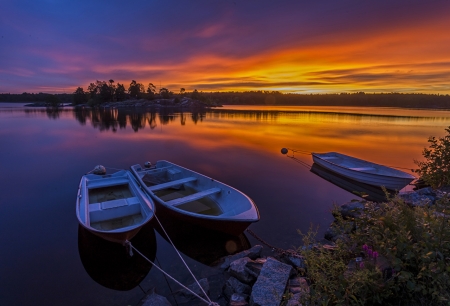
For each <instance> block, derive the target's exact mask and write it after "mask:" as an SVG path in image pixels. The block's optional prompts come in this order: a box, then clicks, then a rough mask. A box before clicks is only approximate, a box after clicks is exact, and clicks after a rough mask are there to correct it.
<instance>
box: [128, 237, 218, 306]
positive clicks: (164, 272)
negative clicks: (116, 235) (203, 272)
mask: <svg viewBox="0 0 450 306" xmlns="http://www.w3.org/2000/svg"><path fill="white" fill-rule="evenodd" d="M125 246H127V247H129V248H130V250H131V249H134V250H135V251H136V252H137V253H138V254H139V255H141V256H142V257H143V258H144V259H145V260H147V261H148V262H149V263H151V264H152V265H153V266H154V267H156V268H157V269H158V270H159V271H161V272H162V273H163V274H164V275H166V276H167V277H169V278H170V279H171V280H173V281H174V282H176V283H177V284H178V285H180V286H181V287H183V288H184V289H186V290H187V291H189V292H190V293H192V294H193V295H194V296H196V297H198V298H199V299H200V300H202V301H203V302H205V303H206V304H208V305H209V306H219V304H217V303H214V302H211V300H210V299H209V297H208V295H206V297H207V298H208V300H209V301H207V300H205V299H204V298H202V297H201V296H199V295H198V294H196V293H195V292H194V291H192V290H191V289H189V288H188V287H186V286H184V285H183V284H182V283H180V282H179V281H177V280H176V279H175V278H173V277H172V276H171V275H170V274H168V273H167V272H166V271H164V270H163V269H162V268H160V267H159V266H158V265H156V264H155V263H154V262H153V261H151V260H150V259H148V258H147V257H146V256H145V255H144V254H142V253H141V252H139V250H138V249H136V248H135V247H134V246H133V245H132V244H131V242H130V241H128V240H127V241H125ZM200 288H202V287H201V286H200ZM202 291H203V288H202ZM203 292H204V291H203Z"/></svg>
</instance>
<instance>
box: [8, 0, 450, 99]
mask: <svg viewBox="0 0 450 306" xmlns="http://www.w3.org/2000/svg"><path fill="white" fill-rule="evenodd" d="M449 16H450V0H429V1H424V0H398V1H392V0H376V1H375V0H365V1H361V0H317V1H311V0H308V1H304V0H292V1H290V0H277V1H275V0H271V1H269V0H232V1H227V0H177V1H173V0H160V1H159V0H158V1H153V0H131V1H116V0H108V1H106V0H95V1H92V0H77V1H67V0H2V1H1V2H0V93H22V92H34V93H38V92H46V93H72V92H74V91H75V89H76V88H77V87H82V88H83V89H85V90H86V89H87V87H88V85H89V83H91V82H95V81H96V80H100V81H107V80H109V79H113V80H114V81H115V82H116V83H117V82H119V83H121V84H124V85H125V88H128V86H129V84H130V82H131V80H136V81H137V82H139V83H142V84H143V85H144V86H145V87H147V85H148V84H149V83H153V84H155V85H156V87H157V89H158V88H160V87H165V88H168V89H169V90H171V91H173V92H179V91H180V88H185V89H186V91H192V90H194V89H197V90H199V91H204V92H211V91H249V90H263V91H272V90H275V91H281V92H286V93H287V92H289V93H305V94H309V93H339V92H358V91H365V92H405V93H408V92H414V93H433V94H450V17H449Z"/></svg>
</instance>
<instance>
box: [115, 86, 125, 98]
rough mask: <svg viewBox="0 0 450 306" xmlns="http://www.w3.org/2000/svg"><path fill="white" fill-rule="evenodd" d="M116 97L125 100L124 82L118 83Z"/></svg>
mask: <svg viewBox="0 0 450 306" xmlns="http://www.w3.org/2000/svg"><path fill="white" fill-rule="evenodd" d="M115 97H116V101H123V100H125V86H123V84H120V83H117V87H116V91H115Z"/></svg>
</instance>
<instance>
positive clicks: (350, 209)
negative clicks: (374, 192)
mask: <svg viewBox="0 0 450 306" xmlns="http://www.w3.org/2000/svg"><path fill="white" fill-rule="evenodd" d="M364 208H365V206H364V202H363V201H353V202H349V203H347V204H343V205H341V206H340V207H339V212H340V213H341V215H342V218H344V219H353V218H357V217H359V216H360V215H361V211H362V210H364Z"/></svg>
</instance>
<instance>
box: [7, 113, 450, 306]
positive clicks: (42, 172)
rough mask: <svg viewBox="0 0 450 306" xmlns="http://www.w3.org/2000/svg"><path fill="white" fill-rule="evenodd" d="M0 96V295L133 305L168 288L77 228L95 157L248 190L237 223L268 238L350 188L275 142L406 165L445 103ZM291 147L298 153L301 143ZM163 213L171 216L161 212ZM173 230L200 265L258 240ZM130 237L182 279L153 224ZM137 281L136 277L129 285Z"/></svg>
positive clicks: (439, 127) (323, 212)
mask: <svg viewBox="0 0 450 306" xmlns="http://www.w3.org/2000/svg"><path fill="white" fill-rule="evenodd" d="M10 106H11V105H9V104H0V143H1V149H0V165H1V167H0V170H1V174H2V175H1V178H0V180H1V185H0V186H1V187H0V234H1V235H0V245H1V248H0V305H45V304H47V305H136V304H137V303H138V302H139V300H140V299H141V298H142V297H143V296H144V293H143V291H147V290H149V289H150V288H156V291H157V292H159V293H162V294H164V295H168V294H169V293H170V290H176V289H177V287H176V286H175V285H174V284H173V283H170V284H171V286H170V287H169V286H168V285H167V283H166V280H165V279H164V277H163V276H162V274H161V273H160V272H159V271H157V270H156V269H155V268H151V267H150V266H149V265H148V264H146V262H144V261H142V260H140V259H139V258H133V259H132V260H131V261H130V260H127V259H126V258H125V259H124V258H121V257H123V256H124V255H123V252H122V249H121V247H120V246H119V247H118V248H117V247H116V246H114V245H113V246H111V245H110V244H106V245H105V243H104V242H103V241H99V240H98V239H96V238H95V237H92V236H91V235H89V233H86V232H83V231H81V230H79V228H78V223H77V219H76V216H75V196H76V192H77V187H78V183H79V180H80V178H81V176H82V175H83V174H84V173H86V172H88V171H89V170H91V169H92V168H93V167H94V166H95V165H97V164H102V165H104V166H106V167H112V168H128V167H129V166H130V165H132V164H135V163H143V162H144V161H147V160H149V161H152V162H154V161H156V160H159V159H167V160H169V161H172V162H175V163H177V164H180V165H182V166H186V167H188V168H191V169H193V170H195V171H198V172H201V173H204V174H206V175H208V176H211V177H213V178H216V179H218V180H220V181H222V182H225V183H227V184H229V185H231V186H233V187H235V188H237V189H240V190H241V191H243V192H244V193H246V194H247V195H249V196H250V197H251V198H252V199H253V200H254V201H255V203H256V204H257V206H258V208H259V211H260V214H261V221H260V222H258V223H256V224H253V225H251V226H250V229H251V230H252V231H254V232H255V233H257V234H258V235H259V236H260V237H261V238H263V239H265V240H266V241H267V242H269V243H271V244H273V245H275V246H278V247H282V248H289V247H295V246H299V245H300V244H301V241H300V236H299V235H298V233H297V230H298V229H300V230H302V231H306V230H307V229H308V228H309V226H310V224H314V225H319V226H320V229H321V232H323V231H324V230H325V229H326V227H327V226H328V224H329V223H330V222H331V221H332V217H331V215H330V213H329V211H330V209H331V208H332V205H333V203H337V204H342V203H344V202H347V201H349V200H351V199H354V198H356V196H354V195H352V194H351V193H349V192H347V191H345V190H343V189H341V188H339V187H337V186H335V185H333V184H331V183H330V182H328V181H326V180H324V179H322V178H321V177H319V176H317V175H315V174H314V173H312V172H310V171H309V169H308V168H307V167H303V166H302V165H301V164H299V163H296V162H295V161H293V160H292V159H289V158H286V156H284V155H282V154H281V153H280V149H281V148H282V147H289V148H295V149H300V150H304V151H308V152H311V151H316V152H327V151H337V152H341V153H344V154H349V155H352V156H356V157H360V158H363V159H367V160H370V161H373V162H377V163H381V164H385V165H390V166H396V167H404V168H413V167H414V162H413V161H414V159H420V158H421V152H422V149H423V148H424V147H426V146H427V145H428V143H427V139H428V137H429V136H431V135H436V136H443V135H444V133H445V131H444V128H445V127H448V126H450V112H449V111H423V110H401V109H386V108H384V109H375V110H374V109H368V108H326V107H315V108H305V107H298V108H296V107H277V108H274V107H259V108H255V107H244V106H236V107H231V106H229V107H224V108H221V109H217V110H212V111H209V112H205V113H171V112H168V111H166V112H156V113H151V112H148V113H144V112H132V111H130V110H127V111H118V110H107V111H101V112H98V111H96V112H92V111H83V112H74V111H73V110H71V109H64V110H63V111H60V112H52V111H46V110H45V109H30V108H20V107H18V106H17V105H14V107H10ZM296 157H297V158H298V159H299V160H301V161H303V162H305V163H307V164H309V165H311V164H312V160H311V156H309V155H301V154H297V155H296ZM166 222H169V223H170V220H166ZM171 226H172V227H173V231H172V233H173V235H174V239H175V240H177V242H176V243H178V244H179V246H180V249H181V250H182V251H183V254H185V255H184V256H185V258H186V259H187V260H188V262H189V264H190V266H192V267H193V269H194V270H195V271H196V273H197V274H198V275H199V276H200V277H205V276H208V275H211V274H212V273H216V272H215V270H213V269H212V268H209V267H208V265H209V264H211V263H212V262H213V261H214V260H215V259H217V258H218V257H219V256H222V255H225V254H226V253H227V251H233V250H235V249H242V248H246V247H249V246H250V245H253V244H256V243H257V241H256V240H255V239H254V238H253V237H251V236H249V235H248V234H247V237H246V236H241V237H237V238H229V237H221V236H214V235H212V234H210V235H209V236H198V235H191V236H189V237H185V236H183V231H184V230H183V229H182V231H181V232H180V229H179V228H177V225H176V224H171ZM141 234H142V235H140V236H139V237H136V242H135V244H136V245H137V246H138V247H139V248H141V249H142V250H143V252H144V253H145V254H147V256H148V257H150V258H153V259H155V260H156V261H157V262H159V263H160V264H161V266H162V267H163V268H164V269H165V270H167V271H168V272H169V273H172V274H175V275H177V277H178V278H179V279H180V280H181V281H182V282H184V283H191V282H192V281H191V280H190V279H189V277H188V275H187V273H184V272H180V271H183V270H182V268H181V264H179V261H178V260H177V258H176V255H175V253H174V252H173V251H172V250H171V248H170V247H169V245H168V243H167V242H166V240H165V239H164V238H162V236H161V235H160V234H159V232H158V231H156V230H154V228H153V227H151V226H150V227H147V228H146V229H145V230H144V231H142V233H141ZM138 284H140V286H138Z"/></svg>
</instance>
